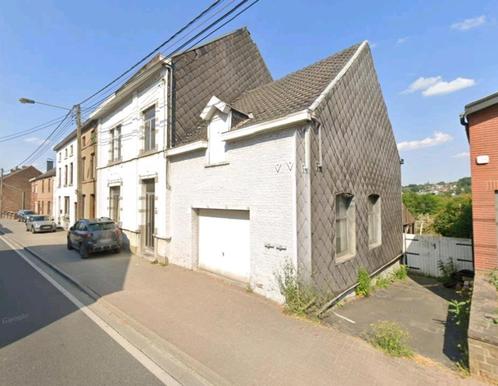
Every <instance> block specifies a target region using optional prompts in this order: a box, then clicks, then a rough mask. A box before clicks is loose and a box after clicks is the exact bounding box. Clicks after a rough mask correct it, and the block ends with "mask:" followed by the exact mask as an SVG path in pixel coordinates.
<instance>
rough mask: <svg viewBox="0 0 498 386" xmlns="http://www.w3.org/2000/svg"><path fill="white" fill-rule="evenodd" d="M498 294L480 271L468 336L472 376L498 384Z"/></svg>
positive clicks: (487, 276) (476, 283) (476, 281)
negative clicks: (494, 320) (497, 320)
mask: <svg viewBox="0 0 498 386" xmlns="http://www.w3.org/2000/svg"><path fill="white" fill-rule="evenodd" d="M493 317H495V318H496V317H498V294H497V291H496V289H495V288H494V287H493V286H492V285H491V283H490V282H489V273H487V272H478V273H477V274H476V277H475V280H474V291H473V294H472V306H471V310H470V323H469V333H468V344H469V365H470V371H471V373H472V374H473V375H477V376H480V377H483V378H486V379H488V380H491V381H493V382H498V324H495V323H494V322H493Z"/></svg>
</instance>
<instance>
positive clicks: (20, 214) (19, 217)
mask: <svg viewBox="0 0 498 386" xmlns="http://www.w3.org/2000/svg"><path fill="white" fill-rule="evenodd" d="M31 214H35V212H33V211H32V210H29V209H21V210H20V211H18V212H17V221H22V222H26V216H29V215H31Z"/></svg>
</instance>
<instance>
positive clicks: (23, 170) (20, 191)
mask: <svg viewBox="0 0 498 386" xmlns="http://www.w3.org/2000/svg"><path fill="white" fill-rule="evenodd" d="M40 174H42V173H41V172H40V171H39V170H38V169H37V168H35V167H34V166H22V167H18V168H16V169H12V170H11V171H10V172H9V173H8V174H5V175H4V176H3V192H2V196H3V197H2V198H1V200H2V203H1V208H2V211H3V212H17V211H18V210H19V209H33V208H32V207H31V201H32V200H31V189H32V188H31V183H30V182H29V181H30V180H31V179H32V178H34V177H37V176H39V175H40Z"/></svg>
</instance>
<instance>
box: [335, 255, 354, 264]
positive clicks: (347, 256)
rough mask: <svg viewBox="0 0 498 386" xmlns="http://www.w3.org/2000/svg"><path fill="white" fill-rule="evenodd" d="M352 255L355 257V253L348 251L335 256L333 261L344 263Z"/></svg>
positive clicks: (351, 257)
mask: <svg viewBox="0 0 498 386" xmlns="http://www.w3.org/2000/svg"><path fill="white" fill-rule="evenodd" d="M354 257H356V253H348V254H346V255H341V256H339V257H337V256H336V258H335V263H336V264H342V263H345V262H347V261H349V260H351V259H353V258H354Z"/></svg>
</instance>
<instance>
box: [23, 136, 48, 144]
mask: <svg viewBox="0 0 498 386" xmlns="http://www.w3.org/2000/svg"><path fill="white" fill-rule="evenodd" d="M23 141H24V142H27V143H34V144H35V145H41V144H42V143H48V142H50V141H47V140H46V139H43V138H38V137H27V138H24V139H23Z"/></svg>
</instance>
